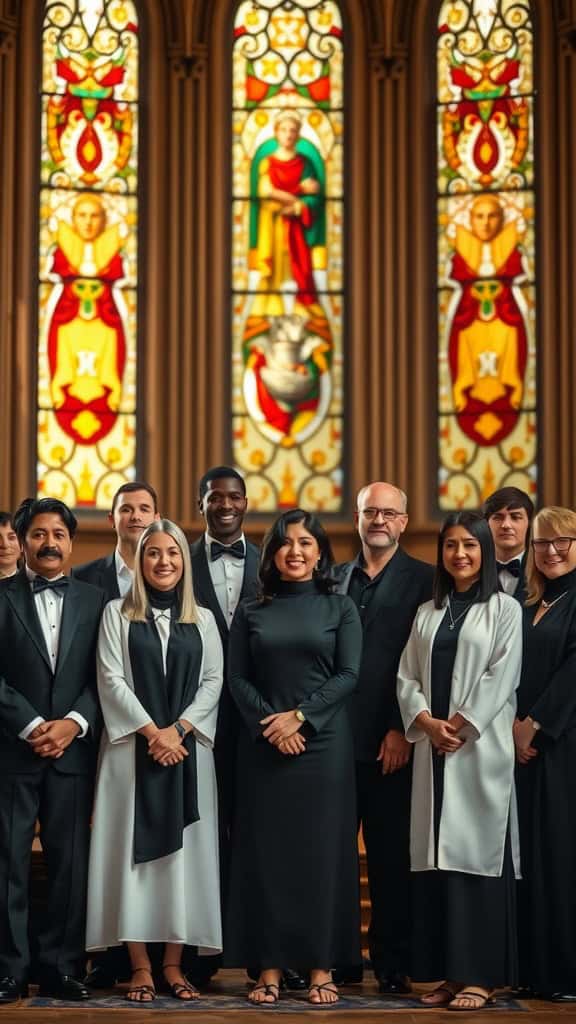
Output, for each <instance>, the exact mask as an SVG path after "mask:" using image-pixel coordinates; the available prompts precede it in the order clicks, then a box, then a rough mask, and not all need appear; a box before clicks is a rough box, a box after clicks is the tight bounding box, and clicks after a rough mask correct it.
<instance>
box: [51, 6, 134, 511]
mask: <svg viewBox="0 0 576 1024" xmlns="http://www.w3.org/2000/svg"><path fill="white" fill-rule="evenodd" d="M42 55H43V76H42V99H41V104H42V116H41V126H42V127H41V168H40V180H41V190H40V218H39V220H40V232H39V243H40V260H39V286H38V493H39V494H40V495H51V496H57V497H60V498H62V499H63V500H64V501H66V502H67V503H68V504H69V505H71V506H75V507H85V508H106V509H109V508H110V504H111V498H112V495H113V494H114V492H115V491H116V489H117V488H118V487H119V486H120V485H121V484H122V483H123V482H125V481H126V480H127V479H130V478H131V477H133V476H134V472H135V460H136V376H137V375H136V362H137V353H136V317H137V301H136V285H137V220H138V207H137V184H138V167H137V157H138V147H137V140H138V105H137V103H138V56H139V52H138V20H137V13H136V8H135V5H134V3H133V2H132V0H47V2H46V4H45V7H44V21H43V27H42Z"/></svg>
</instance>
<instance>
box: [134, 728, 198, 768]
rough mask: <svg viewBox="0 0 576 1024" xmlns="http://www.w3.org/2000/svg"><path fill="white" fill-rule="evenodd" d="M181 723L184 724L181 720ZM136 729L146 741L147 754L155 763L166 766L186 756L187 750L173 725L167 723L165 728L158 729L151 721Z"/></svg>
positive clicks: (178, 761) (176, 762)
mask: <svg viewBox="0 0 576 1024" xmlns="http://www.w3.org/2000/svg"><path fill="white" fill-rule="evenodd" d="M182 724H183V725H185V723H184V722H183V721H182ZM138 731H139V732H140V733H141V734H142V735H143V736H144V738H145V739H146V740H147V741H148V755H149V756H150V757H151V758H152V759H153V760H154V761H156V762H157V764H161V765H164V766H165V767H168V766H169V765H174V764H180V762H181V761H183V760H184V758H185V757H188V751H187V750H186V747H185V746H184V745H183V743H182V740H181V739H180V736H179V735H178V732H177V731H176V729H175V728H174V726H173V725H167V726H166V727H165V728H163V729H159V728H158V726H157V725H155V724H154V723H153V722H151V723H150V724H149V725H145V726H144V728H143V729H139V730H138Z"/></svg>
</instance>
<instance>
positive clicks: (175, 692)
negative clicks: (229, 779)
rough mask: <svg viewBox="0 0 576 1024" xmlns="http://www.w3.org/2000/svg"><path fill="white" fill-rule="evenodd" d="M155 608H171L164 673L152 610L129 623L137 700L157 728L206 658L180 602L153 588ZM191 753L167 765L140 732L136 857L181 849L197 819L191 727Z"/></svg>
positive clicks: (189, 697) (182, 702) (178, 705)
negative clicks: (144, 617) (185, 833)
mask: <svg viewBox="0 0 576 1024" xmlns="http://www.w3.org/2000/svg"><path fill="white" fill-rule="evenodd" d="M148 596H149V600H150V604H151V605H152V606H153V607H158V606H162V607H163V608H171V609H172V615H171V618H170V638H169V641H168V650H167V653H166V673H164V666H163V661H162V644H161V641H160V635H159V633H158V630H157V629H156V625H155V623H154V619H153V617H152V614H150V616H149V618H148V620H147V621H146V622H131V623H130V628H129V632H128V650H129V653H130V665H131V668H132V677H133V679H134V692H135V694H136V696H137V697H138V700H139V701H140V703H141V704H142V706H143V707H144V708H145V710H146V711H147V712H148V714H149V715H150V717H151V718H152V720H153V721H154V722H155V723H156V725H157V726H158V727H159V728H161V729H162V728H165V727H166V726H168V725H172V724H173V723H174V722H175V721H176V720H177V719H178V718H180V716H181V714H182V712H183V711H184V709H185V708H187V707H188V705H189V704H191V703H192V701H193V699H194V695H195V694H196V691H197V690H198V685H199V681H200V665H201V663H202V650H203V647H202V638H201V636H200V631H199V629H198V626H197V625H196V624H195V623H183V622H177V621H176V619H177V617H178V607H177V599H176V595H175V593H174V595H173V597H172V599H171V600H168V595H167V594H163V595H162V597H161V598H160V599H158V600H156V599H155V598H156V595H155V594H154V592H153V591H152V590H150V592H149V595H148ZM183 743H184V746H185V747H186V749H187V750H188V757H186V758H184V760H183V761H181V762H180V763H179V764H176V765H170V766H169V767H168V768H167V767H165V766H164V765H161V764H158V763H157V762H156V761H154V760H153V759H152V757H150V755H149V754H148V741H147V740H146V739H145V738H144V736H141V735H140V734H139V733H137V734H136V795H135V808H134V861H135V863H136V864H142V863H145V862H146V861H151V860H157V859H158V858H159V857H166V856H168V854H170V853H174V852H175V851H176V850H181V849H182V843H183V838H182V833H183V831H184V829H185V828H186V826H187V825H191V824H192V823H193V822H195V821H198V820H199V818H200V814H199V812H198V779H197V768H196V741H195V739H194V734H193V733H192V732H189V733H188V734H187V736H186V739H185V740H183Z"/></svg>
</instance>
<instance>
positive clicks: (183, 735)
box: [174, 722, 186, 740]
mask: <svg viewBox="0 0 576 1024" xmlns="http://www.w3.org/2000/svg"><path fill="white" fill-rule="evenodd" d="M174 728H175V729H176V732H177V733H178V735H179V737H180V739H181V740H185V739H186V729H185V728H184V726H183V725H182V722H174Z"/></svg>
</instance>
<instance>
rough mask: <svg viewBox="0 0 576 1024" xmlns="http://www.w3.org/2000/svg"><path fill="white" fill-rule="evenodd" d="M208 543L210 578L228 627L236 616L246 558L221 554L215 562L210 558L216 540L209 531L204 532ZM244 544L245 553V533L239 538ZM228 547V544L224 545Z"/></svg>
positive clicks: (207, 554)
mask: <svg viewBox="0 0 576 1024" xmlns="http://www.w3.org/2000/svg"><path fill="white" fill-rule="evenodd" d="M204 539H205V543H206V558H207V559H208V569H209V571H210V578H211V580H212V585H213V587H214V590H215V592H216V597H217V599H218V604H219V605H220V609H221V611H222V614H223V616H224V618H225V619H226V622H227V623H228V628H230V626H231V625H232V619H233V618H234V612H235V611H236V608H237V606H238V601H239V600H240V594H241V593H242V584H243V582H244V566H245V564H246V558H238V557H237V556H236V555H221V556H220V558H217V559H216V561H215V562H213V561H212V560H211V558H210V545H211V543H212V541H213V540H214V538H213V537H211V536H210V534H209V533H205V534H204ZM239 539H240V540H241V541H242V543H243V545H244V553H246V540H245V538H244V534H242V535H241V537H240V538H239ZM223 546H224V547H227V546H228V545H223Z"/></svg>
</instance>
